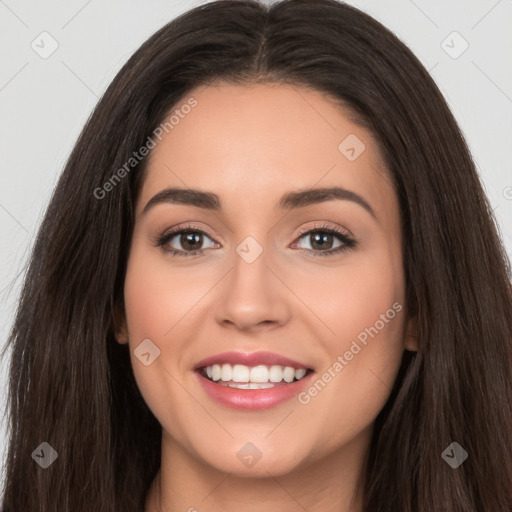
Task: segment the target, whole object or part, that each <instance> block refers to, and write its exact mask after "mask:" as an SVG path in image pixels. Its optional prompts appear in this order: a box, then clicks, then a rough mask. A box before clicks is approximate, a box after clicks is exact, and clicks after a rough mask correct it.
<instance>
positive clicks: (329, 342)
mask: <svg viewBox="0 0 512 512" xmlns="http://www.w3.org/2000/svg"><path fill="white" fill-rule="evenodd" d="M399 269H400V261H399V260H398V259H397V260H396V261H394V260H392V259H391V258H389V259H384V258H377V259H375V260H373V261H370V260H366V261H361V263H360V264H358V265H347V266H346V267H343V268H339V269H337V270H336V272H332V273H330V277H329V279H328V280H325V283H324V286H322V287H321V292H320V291H319V288H318V287H317V288H313V289H310V292H309V299H310V303H311V304H316V305H318V309H317V310H316V311H315V312H316V313H317V314H318V316H319V317H320V318H321V319H322V321H323V323H324V325H325V326H327V327H328V328H329V331H330V332H329V331H327V330H326V329H325V328H323V329H322V331H321V330H319V331H318V332H319V333H320V332H322V333H323V334H322V345H323V348H324V349H325V351H326V353H327V355H328V357H327V358H326V363H325V366H324V367H323V368H322V369H321V371H320V372H319V375H318V380H317V381H315V382H314V383H313V384H314V385H313V386H311V387H310V388H309V389H308V390H306V392H305V395H303V397H302V400H300V401H301V403H303V404H304V405H305V406H306V407H307V408H310V415H309V417H310V418H316V420H315V423H316V422H317V421H318V418H323V419H324V421H326V422H327V421H328V422H329V423H331V424H333V425H336V428H335V429H334V430H333V432H332V435H333V442H335V439H337V437H338V436H339V435H341V434H338V432H345V433H346V432H348V431H352V430H353V433H356V432H357V431H361V430H362V429H363V428H365V427H366V426H368V425H370V424H371V423H372V422H373V421H374V420H375V417H376V416H377V415H378V413H379V412H380V410H381V409H382V407H383V406H384V404H385V402H386V400H387V399H388V397H389V394H390V392H391V389H392V386H393V383H394V381H395V378H396V375H397V372H398V369H399V366H400V362H401V357H402V354H403V349H404V338H403V336H404V325H405V318H404V316H405V315H404V312H405V308H404V280H403V275H402V271H401V270H399ZM311 290H316V291H315V292H312V291H311ZM304 293H305V292H304ZM341 426H343V427H344V428H339V427H341Z"/></svg>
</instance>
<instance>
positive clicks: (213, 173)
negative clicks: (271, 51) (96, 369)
mask: <svg viewBox="0 0 512 512" xmlns="http://www.w3.org/2000/svg"><path fill="white" fill-rule="evenodd" d="M191 97H193V98H194V99H195V101H196V102H197V104H196V103H194V102H193V100H192V101H191V102H190V103H189V104H194V105H195V106H194V107H193V108H183V109H182V110H180V106H181V105H184V104H186V103H187V99H190V98H191ZM175 108H176V109H178V110H179V111H180V112H181V115H180V116H178V117H179V121H176V119H177V118H175V120H174V122H173V125H172V129H169V125H168V127H167V129H168V133H165V131H164V132H163V133H164V135H163V137H162V138H161V141H158V139H155V141H156V142H158V143H157V145H156V147H155V148H154V149H152V151H151V155H150V160H149V162H148V168H147V176H146V178H145V180H144V183H143V186H142V189H141V192H140V195H139V198H138V202H137V208H136V222H135V228H134V233H133V241H132V245H131V249H130V254H129V261H128V268H127V273H126V281H125V289H124V294H125V314H126V317H125V319H126V322H125V324H124V326H123V327H122V329H121V332H120V334H119V337H118V341H119V342H120V343H126V342H128V343H129V345H130V352H131V357H132V365H133V370H134V374H135V378H136V381H137V384H138V386H139V388H140V390H141V392H142V394H143V396H144V399H145V400H146V402H147V404H148V406H149V407H150V409H151V410H152V412H153V413H154V415H155V416H156V418H157V419H158V421H159V422H160V424H161V425H162V428H163V443H164V444H163V446H164V450H166V453H169V454H173V455H176V456H178V454H179V458H180V460H186V459H188V460H195V461H197V460H199V461H200V462H202V463H203V465H204V463H206V464H207V465H209V466H211V467H213V468H215V469H217V470H220V471H223V472H229V473H237V474H247V475H253V476H258V475H263V476H264V475H267V474H268V473H270V474H272V475H278V474H285V473H289V472H291V471H293V470H294V469H300V468H305V467H307V466H308V465H310V464H311V463H315V462H319V461H322V460H327V457H331V456H333V455H334V456H336V455H340V456H341V455H342V454H348V453H354V452H357V451H358V453H360V454H362V452H363V450H364V447H365V446H367V443H368V442H369V439H370V435H371V430H372V425H373V422H374V420H375V418H376V416H377V415H378V413H379V411H380V410H381V409H382V407H383V406H384V404H385V402H386V400H387V398H388V396H389V394H390V391H391V388H392V385H393V382H394V380H395V378H396V375H397V371H398V368H399V365H400V362H401V357H402V354H403V350H404V348H408V349H410V350H414V349H415V345H414V341H413V338H409V337H408V336H407V335H406V332H409V331H410V332H411V333H412V334H414V332H413V326H412V323H411V322H412V320H411V322H407V319H406V304H405V302H404V300H405V281H404V269H403V261H402V253H401V227H400V221H399V209H398V202H397V197H396V195H395V193H394V190H393V187H392V184H391V181H390V179H389V178H388V177H387V171H386V169H385V168H384V164H383V162H382V160H381V158H380V155H379V151H378V148H377V145H376V142H375V140H374V139H373V137H372V135H371V134H370V133H369V132H368V131H366V130H365V129H363V128H361V127H360V126H359V125H356V124H354V123H353V122H351V120H350V119H349V117H347V115H346V113H344V111H343V110H342V109H341V108H340V107H339V106H336V105H334V104H333V103H331V102H330V101H329V100H328V99H327V98H326V97H325V96H324V95H322V94H321V93H319V92H316V91H312V90H307V89H303V88H298V87H292V86H288V85H253V86H234V85H224V84H221V85H218V86H209V87H203V88H198V89H195V90H194V91H192V92H191V93H190V95H189V96H187V97H186V98H184V99H183V101H182V102H180V103H179V104H178V105H176V107H175ZM191 189H193V190H194V191H195V192H194V193H191V192H190V193H184V192H183V191H185V190H191ZM327 189H333V190H331V191H330V192H329V191H328V190H327ZM180 191H181V192H180ZM308 191H309V192H308ZM203 194H208V195H207V196H204V195H203ZM181 229H182V230H183V232H182V233H178V234H176V233H173V232H174V231H177V230H181ZM171 251H177V253H178V254H176V255H173V253H172V252H171ZM306 371H307V373H306ZM304 373H305V376H304V377H302V375H304ZM208 375H210V376H211V377H212V379H217V381H216V382H214V381H213V380H210V379H208ZM300 377H302V378H300ZM297 378H299V380H297ZM273 381H275V382H273ZM287 381H292V382H287ZM232 386H233V387H232ZM256 388H259V389H256ZM267 472H268V473H267Z"/></svg>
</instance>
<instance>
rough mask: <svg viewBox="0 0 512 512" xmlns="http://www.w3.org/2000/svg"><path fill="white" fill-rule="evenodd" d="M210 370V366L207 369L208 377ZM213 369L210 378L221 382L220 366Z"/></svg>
mask: <svg viewBox="0 0 512 512" xmlns="http://www.w3.org/2000/svg"><path fill="white" fill-rule="evenodd" d="M208 368H210V367H209V366H207V367H206V374H207V375H208ZM211 368H212V376H211V377H210V378H211V379H212V380H219V379H220V365H219V364H214V365H213V366H212V367H211Z"/></svg>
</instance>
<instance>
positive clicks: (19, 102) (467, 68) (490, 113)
mask: <svg viewBox="0 0 512 512" xmlns="http://www.w3.org/2000/svg"><path fill="white" fill-rule="evenodd" d="M202 3H205V2H202V1H199V0H196V1H191V0H186V1H185V0H182V1H170V0H167V1H164V0H145V1H144V2H143V1H142V0H138V1H135V0H110V1H109V2H101V1H100V0H88V1H87V0H71V1H70V0H66V1H65V0H51V1H45V2H35V1H33V2H32V1H28V0H23V1H19V0H18V1H15V0H5V1H3V0H0V34H2V43H3V44H2V45H1V48H0V53H1V62H2V65H1V67H0V119H1V120H2V122H1V125H0V130H1V131H0V140H1V141H2V145H1V149H0V151H1V153H0V161H1V165H2V167H1V169H2V170H1V173H0V180H1V181H0V238H1V240H2V243H1V246H0V261H1V264H0V314H1V319H2V321H1V323H0V347H2V348H3V346H4V344H5V341H6V339H7V335H8V331H9V329H10V327H11V324H12V319H13V315H14V310H15V304H16V299H17V296H18V293H19V289H20V284H21V279H22V276H23V272H24V270H25V265H26V261H27V256H28V254H29V252H30V249H31V246H32V243H33V240H34V236H35V234H36V232H37V228H38V226H39V223H40V220H41V218H42V215H43V212H44V209H45V207H46V205H47V203H48V200H49V197H50V193H51V191H52V188H53V187H54V185H55V183H56V180H57V178H58V176H59V174H60V172H61V171H62V169H63V166H64V164H65V161H66V158H67V156H68V155H69V153H70V151H71V148H72V146H73V143H74V142H75V140H76V138H77V136H78V134H79V133H80V130H81V128H82V126H83V125H84V123H85V121H86V119H87V117H88V115H89V114H90V112H91V110H92V108H93V107H94V105H95V104H96V102H97V101H98V99H99V97H100V96H101V94H102V93H103V91H104V90H105V88H106V87H107V85H108V83H109V82H110V81H111V80H112V78H113V77H114V75H115V74H116V72H117V71H118V70H119V69H120V67H121V66H122V64H123V63H124V62H125V61H126V60H127V59H128V57H129V56H130V55H131V54H132V53H133V52H134V51H135V50H136V49H137V48H138V46H139V45H140V44H141V43H142V42H143V41H144V40H145V39H147V38H148V37H149V36H150V35H151V34H152V33H153V32H155V31H156V30H157V29H158V28H160V27H161V26H163V25H164V24H165V23H167V22H168V21H170V20H171V19H172V18H174V17H175V16H177V15H178V14H180V13H182V12H184V11H186V10H188V9H190V8H191V7H194V6H196V5H199V4H202ZM348 3H350V4H353V5H355V6H357V7H359V8H361V9H362V10H364V11H366V12H368V13H370V14H371V15H373V16H374V17H375V18H377V19H378V20H379V21H381V22H382V23H383V24H384V25H386V26H387V27H389V28H390V29H391V30H393V31H394V32H395V33H396V34H397V36H398V37H400V39H402V40H403V41H404V42H405V43H406V44H407V45H408V46H409V47H410V48H411V49H412V50H413V51H414V52H415V53H416V55H417V56H418V57H419V59H420V60H421V61H422V62H423V64H424V65H425V67H426V68H427V69H428V70H429V71H430V73H431V75H432V76H433V78H434V79H435V81H436V82H437V84H438V85H439V87H440V89H441V91H442V92H443V94H444V95H445V97H446V99H447V100H448V102H449V104H450V106H451V108H452V111H453V112H454V114H455V116H456V118H457V120H458V122H459V124H460V126H461V128H462V130H463V131H464V134H465V136H466V138H467V140H468V143H469V146H470V148H471V150H472V153H473V156H474V158H475V160H476V163H477V165H478V169H479V171H480V175H481V178H482V181H483V183H484V186H485V189H486V191H487V194H488V196H489V198H490V200H491V203H492V206H493V208H494V210H495V213H496V216H497V220H498V224H499V227H500V229H501V233H502V238H503V240H504V242H505V245H506V248H507V252H508V254H509V256H510V255H512V171H511V162H512V151H511V144H512V66H511V64H510V62H511V59H510V56H511V55H512V31H511V30H510V27H512V0H499V1H496V0H450V1H447V2H440V1H437V2H434V1H430V2H428V1H426V0H414V1H413V0H387V1H385V2H384V1H369V0H360V1H349V2H348ZM42 32H48V33H49V34H50V36H47V35H43V36H41V35H40V34H41V33H42ZM453 32H457V33H458V34H459V35H457V34H455V35H453V34H452V33H453ZM53 40H54V41H56V43H55V42H53ZM443 41H444V42H443ZM52 44H53V45H55V44H58V48H57V50H56V51H55V52H54V53H53V54H52V55H50V56H48V57H47V58H46V59H43V58H42V57H41V56H40V54H43V56H46V55H44V52H48V51H49V50H50V49H51V48H52ZM466 44H468V45H469V46H468V48H467V50H466V51H464V52H463V53H461V51H462V50H463V49H464V48H465V46H466ZM31 45H33V46H34V48H33V47H32V46H31ZM459 53H460V55H459ZM507 55H508V57H507ZM454 57H456V58H454ZM6 379H7V361H6V360H2V361H0V412H2V417H3V411H4V406H5V394H6ZM4 427H5V424H4V422H3V421H2V424H1V427H0V461H1V462H0V464H1V463H2V462H3V461H4V453H5V447H6V439H5V430H4ZM34 448H35V447H34Z"/></svg>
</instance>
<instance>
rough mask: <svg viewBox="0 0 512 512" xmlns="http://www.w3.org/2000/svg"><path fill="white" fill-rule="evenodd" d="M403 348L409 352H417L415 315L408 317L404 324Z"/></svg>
mask: <svg viewBox="0 0 512 512" xmlns="http://www.w3.org/2000/svg"><path fill="white" fill-rule="evenodd" d="M405 348H406V349H407V350H409V351H411V352H418V348H419V345H418V321H417V317H416V316H413V317H409V318H408V319H407V324H406V326H405Z"/></svg>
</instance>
